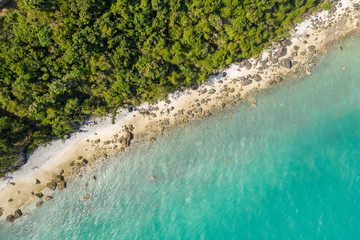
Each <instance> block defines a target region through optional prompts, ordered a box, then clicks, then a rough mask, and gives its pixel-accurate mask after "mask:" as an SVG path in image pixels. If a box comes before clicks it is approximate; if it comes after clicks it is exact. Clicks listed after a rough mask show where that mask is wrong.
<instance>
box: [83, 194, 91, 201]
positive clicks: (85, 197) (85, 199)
mask: <svg viewBox="0 0 360 240" xmlns="http://www.w3.org/2000/svg"><path fill="white" fill-rule="evenodd" d="M90 197H91V195H90V193H88V194H86V195H85V196H83V198H82V200H83V201H87V200H89V199H90Z"/></svg>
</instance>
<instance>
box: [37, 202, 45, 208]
mask: <svg viewBox="0 0 360 240" xmlns="http://www.w3.org/2000/svg"><path fill="white" fill-rule="evenodd" d="M43 204H44V202H43V201H39V202H37V203H36V207H40V206H42V205H43Z"/></svg>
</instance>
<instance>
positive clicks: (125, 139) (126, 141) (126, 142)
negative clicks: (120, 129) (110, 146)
mask: <svg viewBox="0 0 360 240" xmlns="http://www.w3.org/2000/svg"><path fill="white" fill-rule="evenodd" d="M124 130H125V134H124V135H122V136H121V137H120V139H119V142H120V143H121V144H122V145H123V146H124V147H129V146H130V143H131V141H132V140H133V138H134V134H133V133H132V131H133V130H134V127H133V126H132V125H130V126H129V127H126V126H125V127H124Z"/></svg>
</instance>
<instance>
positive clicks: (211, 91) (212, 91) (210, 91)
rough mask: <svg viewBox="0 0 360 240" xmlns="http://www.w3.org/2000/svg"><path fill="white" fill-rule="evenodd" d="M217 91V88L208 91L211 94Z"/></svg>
mask: <svg viewBox="0 0 360 240" xmlns="http://www.w3.org/2000/svg"><path fill="white" fill-rule="evenodd" d="M215 92H216V90H215V89H213V88H212V89H210V90H209V91H208V93H209V94H214V93H215Z"/></svg>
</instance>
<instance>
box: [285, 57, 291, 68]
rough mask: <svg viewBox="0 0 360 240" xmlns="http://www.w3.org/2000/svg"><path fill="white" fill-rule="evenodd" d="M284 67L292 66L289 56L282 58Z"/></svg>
mask: <svg viewBox="0 0 360 240" xmlns="http://www.w3.org/2000/svg"><path fill="white" fill-rule="evenodd" d="M284 67H286V68H288V69H290V68H291V67H292V62H291V59H289V58H286V59H284Z"/></svg>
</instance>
